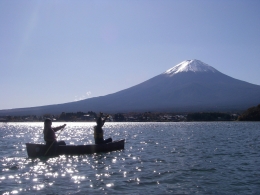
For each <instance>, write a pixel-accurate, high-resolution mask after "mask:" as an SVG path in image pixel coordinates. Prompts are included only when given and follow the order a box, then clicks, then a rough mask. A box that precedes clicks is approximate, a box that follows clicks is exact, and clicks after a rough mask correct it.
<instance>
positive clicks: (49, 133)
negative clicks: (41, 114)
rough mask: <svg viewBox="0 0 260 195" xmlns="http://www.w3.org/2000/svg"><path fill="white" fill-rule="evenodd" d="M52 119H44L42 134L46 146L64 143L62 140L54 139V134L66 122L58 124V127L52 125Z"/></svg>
mask: <svg viewBox="0 0 260 195" xmlns="http://www.w3.org/2000/svg"><path fill="white" fill-rule="evenodd" d="M51 125H52V121H51V119H49V118H47V119H45V121H44V130H43V134H44V140H45V142H46V146H47V147H51V146H55V147H56V146H59V145H66V143H65V142H64V141H57V140H56V135H55V132H57V131H59V130H61V129H63V128H64V127H65V126H66V124H64V125H62V126H59V127H52V126H51Z"/></svg>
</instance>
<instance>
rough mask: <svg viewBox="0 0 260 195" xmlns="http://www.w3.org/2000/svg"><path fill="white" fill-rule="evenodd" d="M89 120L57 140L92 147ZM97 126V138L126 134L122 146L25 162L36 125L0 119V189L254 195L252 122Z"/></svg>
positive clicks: (258, 159) (256, 147)
mask: <svg viewBox="0 0 260 195" xmlns="http://www.w3.org/2000/svg"><path fill="white" fill-rule="evenodd" d="M62 124H63V123H58V122H56V123H55V122H53V126H54V127H55V126H59V125H62ZM94 125H95V123H76V122H75V123H67V127H66V128H65V129H64V131H62V132H61V134H60V136H59V138H58V140H64V141H65V142H66V143H67V144H75V145H79V144H81V145H82V144H93V143H94V139H93V126H94ZM103 129H104V132H105V133H104V136H105V138H108V137H112V138H113V140H117V139H126V143H125V150H122V151H114V152H109V153H101V154H93V155H80V156H59V157H55V158H36V159H32V158H28V156H27V152H26V147H25V143H27V142H31V143H44V141H43V134H42V130H43V123H0V147H1V151H0V193H1V194H6V195H7V194H36V193H40V194H145V193H147V194H149V193H150V194H260V122H176V123H174V122H172V123H106V124H105V125H104V128H103ZM58 134H59V132H57V133H56V135H58Z"/></svg>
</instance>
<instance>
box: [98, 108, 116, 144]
mask: <svg viewBox="0 0 260 195" xmlns="http://www.w3.org/2000/svg"><path fill="white" fill-rule="evenodd" d="M108 117H109V115H107V116H105V117H104V115H103V113H102V112H100V114H99V117H98V118H97V121H96V123H97V125H96V126H95V127H94V139H95V144H106V143H109V142H112V138H108V139H106V140H104V131H103V129H102V127H103V125H104V124H105V122H106V120H107V118H108Z"/></svg>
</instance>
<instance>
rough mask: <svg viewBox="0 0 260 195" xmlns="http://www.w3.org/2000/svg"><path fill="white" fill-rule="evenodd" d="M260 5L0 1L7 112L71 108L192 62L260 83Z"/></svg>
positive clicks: (231, 0)
mask: <svg viewBox="0 0 260 195" xmlns="http://www.w3.org/2000/svg"><path fill="white" fill-rule="evenodd" d="M259 10H260V1H259V0H249V1H248V0H211V1H208V0H196V1H195V0H168V1H167V0H164V1H160V0H157V1H155V0H149V1H146V0H141V1H140V0H131V1H130V0H125V1H124V0H118V1H113V0H111V1H106V0H104V1H99V0H95V1H94V0H93V1H91V0H89V1H85V0H77V1H72V0H71V1H67V0H60V1H59V0H45V1H38V0H25V1H18V0H17V1H15V0H14V1H9V0H1V1H0V25H1V29H0V83H1V86H2V87H1V99H0V100H1V101H0V109H10V108H22V107H32V106H41V105H51V104H58V103H65V102H72V101H75V100H79V99H85V98H90V97H97V96H101V95H107V94H110V93H114V92H117V91H120V90H122V89H125V88H129V87H131V86H133V85H136V84H139V83H141V82H143V81H145V80H147V79H150V78H151V77H154V76H156V75H158V74H160V73H162V72H164V71H166V70H167V69H169V68H171V67H173V66H174V65H176V64H178V63H180V62H182V61H184V60H188V59H198V60H201V61H203V62H205V63H207V64H209V65H211V66H213V67H214V68H216V69H217V70H219V71H220V72H222V73H225V74H227V75H229V76H231V77H234V78H236V79H240V80H244V81H247V82H250V83H253V84H257V85H260V76H259V73H260V36H259V35H260V22H259V21H260V12H259Z"/></svg>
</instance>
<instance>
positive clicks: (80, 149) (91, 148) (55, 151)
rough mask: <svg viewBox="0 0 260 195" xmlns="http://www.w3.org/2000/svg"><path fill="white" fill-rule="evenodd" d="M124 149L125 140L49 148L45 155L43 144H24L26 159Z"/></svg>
mask: <svg viewBox="0 0 260 195" xmlns="http://www.w3.org/2000/svg"><path fill="white" fill-rule="evenodd" d="M124 147H125V140H124V139H123V140H118V141H114V142H111V143H107V144H98V145H66V146H57V147H56V148H54V147H53V148H51V149H50V150H49V151H48V153H47V154H46V155H45V153H46V151H47V150H48V148H47V147H46V145H44V144H32V143H26V150H27V154H28V157H31V158H35V157H43V156H58V155H81V154H94V153H100V152H111V151H115V150H122V149H124Z"/></svg>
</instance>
